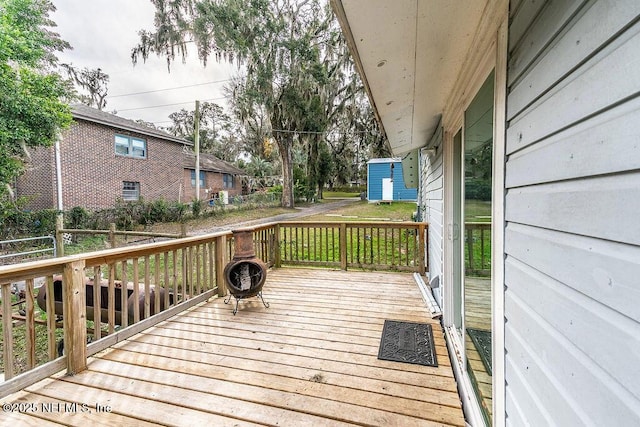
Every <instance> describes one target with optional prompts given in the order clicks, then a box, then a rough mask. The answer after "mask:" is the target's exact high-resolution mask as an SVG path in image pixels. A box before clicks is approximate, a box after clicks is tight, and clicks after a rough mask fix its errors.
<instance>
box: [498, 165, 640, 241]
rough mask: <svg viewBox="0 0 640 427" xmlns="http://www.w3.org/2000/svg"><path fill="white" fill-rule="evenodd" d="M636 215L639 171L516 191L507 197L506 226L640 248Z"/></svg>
mask: <svg viewBox="0 0 640 427" xmlns="http://www.w3.org/2000/svg"><path fill="white" fill-rule="evenodd" d="M638 161H639V162H640V159H638ZM540 167H544V166H542V165H541V166H540ZM638 213H640V173H625V174H619V175H607V176H598V177H590V178H584V179H580V180H571V181H562V182H552V183H546V184H540V185H534V186H528V187H518V188H515V189H510V190H508V192H507V195H506V210H505V217H506V220H507V221H509V222H516V223H520V224H529V225H535V226H538V227H541V228H550V229H553V230H563V231H568V232H571V233H575V234H581V235H584V236H593V237H598V238H601V239H607V240H613V241H617V242H624V243H629V244H634V245H639V244H640V221H639V220H638Z"/></svg>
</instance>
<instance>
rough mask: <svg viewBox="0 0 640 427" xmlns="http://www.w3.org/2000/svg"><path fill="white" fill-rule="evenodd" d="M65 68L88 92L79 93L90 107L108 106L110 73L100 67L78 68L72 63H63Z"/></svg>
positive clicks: (62, 65) (99, 108) (100, 107)
mask: <svg viewBox="0 0 640 427" xmlns="http://www.w3.org/2000/svg"><path fill="white" fill-rule="evenodd" d="M61 67H62V69H63V70H65V71H66V73H67V75H68V76H69V77H70V78H71V79H72V80H73V82H74V83H75V84H77V85H78V86H80V88H81V89H82V90H84V91H86V92H88V94H79V95H78V100H79V101H80V102H82V103H83V104H85V105H88V106H89V107H95V108H97V109H98V110H100V111H102V110H103V109H104V107H106V106H107V93H108V92H109V89H108V84H109V75H108V74H106V73H104V72H103V71H102V70H101V69H100V68H96V69H95V70H90V69H89V68H86V67H85V68H83V69H78V68H76V67H74V66H73V65H72V64H61Z"/></svg>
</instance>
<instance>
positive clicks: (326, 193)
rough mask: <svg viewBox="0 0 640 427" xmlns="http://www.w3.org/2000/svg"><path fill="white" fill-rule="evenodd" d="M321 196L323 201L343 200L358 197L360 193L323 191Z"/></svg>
mask: <svg viewBox="0 0 640 427" xmlns="http://www.w3.org/2000/svg"><path fill="white" fill-rule="evenodd" d="M322 196H323V197H324V198H325V199H330V198H340V199H342V198H345V197H360V193H347V192H344V191H323V192H322Z"/></svg>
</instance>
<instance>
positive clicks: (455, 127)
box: [443, 9, 508, 426]
mask: <svg viewBox="0 0 640 427" xmlns="http://www.w3.org/2000/svg"><path fill="white" fill-rule="evenodd" d="M507 38H508V19H507V11H506V9H505V11H504V15H503V16H502V19H501V21H500V24H499V25H498V26H497V29H496V31H495V32H494V33H492V34H491V37H489V38H488V42H487V41H486V40H485V42H487V43H486V45H485V46H484V47H483V48H482V49H478V50H476V51H475V52H476V55H474V56H473V57H471V58H468V61H466V62H465V66H464V67H463V71H462V72H461V74H460V77H459V79H458V82H457V84H456V88H455V89H454V91H453V92H452V96H451V98H450V100H449V102H448V103H447V109H446V110H445V111H444V113H443V127H444V141H443V146H444V153H443V155H444V162H445V168H444V169H445V170H444V224H445V227H446V230H445V232H444V236H443V239H444V242H443V284H444V286H443V294H444V295H443V305H444V307H443V326H444V329H445V334H446V337H447V346H448V347H449V352H450V354H451V357H452V368H453V370H454V373H455V375H456V378H457V380H458V384H459V390H460V395H461V398H462V404H463V408H464V411H465V414H466V415H467V417H468V418H469V421H470V422H471V424H472V425H484V418H483V415H482V411H481V409H480V405H479V403H478V400H477V398H476V395H475V391H474V388H473V386H472V384H471V379H470V377H469V374H468V373H467V369H466V355H465V343H464V339H463V337H461V336H460V335H459V334H458V332H457V330H456V328H455V323H454V320H455V319H454V313H455V310H454V307H455V304H456V301H455V298H454V292H453V286H454V279H455V274H454V251H462V250H463V247H462V245H460V244H459V243H456V242H455V241H454V240H453V235H454V232H455V227H456V218H455V212H454V209H453V206H454V180H455V179H456V176H455V170H454V168H453V167H452V166H453V160H454V149H453V138H454V136H455V135H456V134H457V133H458V132H459V131H462V138H463V141H464V127H463V125H464V111H465V110H466V109H467V108H468V106H469V104H470V103H471V101H472V100H473V98H474V97H475V95H476V94H477V92H478V90H479V89H480V87H481V86H482V84H483V83H484V81H485V80H486V78H487V77H488V76H489V74H490V73H491V71H492V70H495V86H494V129H493V144H494V145H493V172H492V175H493V177H492V181H493V188H492V201H493V202H492V232H491V233H492V234H491V237H492V247H491V251H492V257H491V270H492V274H491V295H492V299H491V308H492V347H493V348H492V350H493V367H494V368H493V377H492V380H493V384H492V388H493V390H492V397H493V408H492V413H493V424H494V425H496V426H504V425H505V416H504V414H505V398H506V396H505V392H506V390H505V383H504V381H505V374H504V369H505V354H504V348H505V346H504V343H505V338H504V231H505V214H504V197H505V154H504V153H505V143H506V95H507V93H506V88H507V47H508V46H507V42H508V40H507ZM478 53H479V54H478ZM465 70H471V71H468V72H465ZM461 231H462V230H461V228H459V230H458V233H461ZM460 238H461V237H460ZM458 242H459V241H458ZM459 255H460V256H461V259H462V260H464V253H462V254H459ZM462 269H464V263H462ZM461 277H463V276H461ZM462 286H464V285H462ZM461 291H462V292H463V293H464V287H462V289H461ZM461 309H462V310H463V311H462V313H464V298H462V306H461ZM463 327H464V323H463Z"/></svg>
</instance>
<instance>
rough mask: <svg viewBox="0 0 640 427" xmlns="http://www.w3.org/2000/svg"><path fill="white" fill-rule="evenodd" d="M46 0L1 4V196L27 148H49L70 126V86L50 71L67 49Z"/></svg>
mask: <svg viewBox="0 0 640 427" xmlns="http://www.w3.org/2000/svg"><path fill="white" fill-rule="evenodd" d="M54 10H55V9H54V6H53V5H52V4H51V2H49V1H46V0H0V185H1V187H0V196H3V195H6V193H5V192H6V191H7V190H8V191H9V192H11V188H10V184H11V183H12V182H13V180H14V179H15V178H16V177H17V176H18V175H19V174H20V173H21V172H22V170H23V168H24V160H25V159H28V157H29V154H28V149H29V147H38V146H50V145H52V144H53V143H54V141H55V139H56V138H57V135H58V133H59V131H60V130H61V129H63V128H66V127H68V126H69V125H70V124H71V112H70V109H69V106H68V105H67V104H66V103H65V102H64V100H65V99H68V98H69V96H70V95H71V94H72V88H71V87H70V85H69V84H68V83H67V82H65V80H64V79H62V78H61V77H60V76H59V75H57V74H55V73H54V72H53V69H54V67H55V65H56V63H57V58H56V56H55V52H57V51H62V50H64V49H66V48H69V47H70V46H69V44H68V43H67V42H65V41H63V40H61V39H60V38H59V36H58V34H56V33H54V32H52V31H51V30H50V29H48V27H52V26H54V25H55V24H54V23H53V22H52V21H51V20H49V13H50V12H52V11H54Z"/></svg>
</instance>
